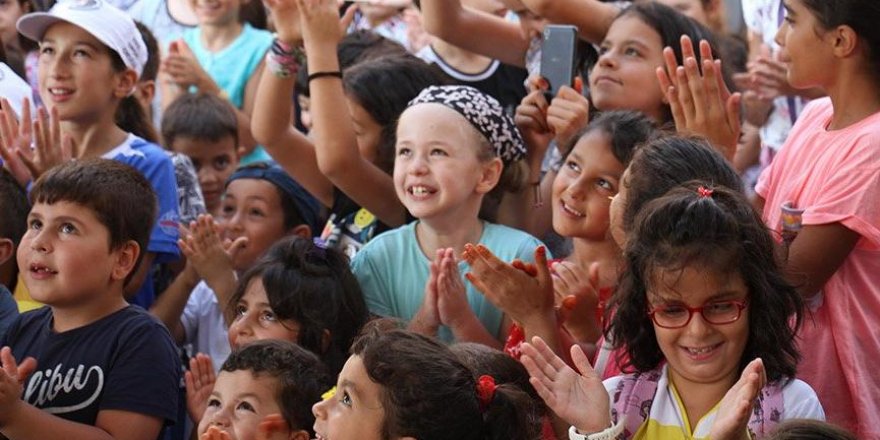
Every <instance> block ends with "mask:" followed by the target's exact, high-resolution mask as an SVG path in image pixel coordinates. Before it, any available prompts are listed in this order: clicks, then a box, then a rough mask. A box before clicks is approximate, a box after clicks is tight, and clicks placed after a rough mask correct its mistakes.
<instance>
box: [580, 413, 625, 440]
mask: <svg viewBox="0 0 880 440" xmlns="http://www.w3.org/2000/svg"><path fill="white" fill-rule="evenodd" d="M605 426H606V427H605V428H596V427H587V428H586V429H581V428H579V427H576V426H572V427H571V428H569V430H568V438H569V440H615V439H617V438H622V436H623V430H624V427H625V426H624V424H623V421H622V420H621V421H619V422H617V423H615V424H613V425H612V424H611V417H610V415H609V417H608V423H606V424H605Z"/></svg>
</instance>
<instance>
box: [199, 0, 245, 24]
mask: <svg viewBox="0 0 880 440" xmlns="http://www.w3.org/2000/svg"><path fill="white" fill-rule="evenodd" d="M245 3H247V0H190V6H191V7H192V9H193V11H194V12H195V13H196V18H198V20H199V25H209V26H224V25H228V24H229V23H235V22H238V13H239V10H240V9H241V7H242V5H244V4H245Z"/></svg>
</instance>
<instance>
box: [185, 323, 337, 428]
mask: <svg viewBox="0 0 880 440" xmlns="http://www.w3.org/2000/svg"><path fill="white" fill-rule="evenodd" d="M243 371H244V372H247V373H249V375H248V376H245V377H243V378H240V379H239V380H234V379H233V380H230V379H231V375H230V373H233V374H235V373H237V372H243ZM267 379H268V380H269V381H271V382H269V383H265V382H264V384H265V385H269V386H268V387H264V386H259V384H257V383H256V382H259V381H266V380H267ZM242 380H243V381H244V382H242ZM227 381H228V383H227ZM245 384H248V386H245ZM330 386H331V383H330V377H329V376H328V374H327V370H326V369H325V367H324V364H322V363H321V361H320V360H319V359H318V357H317V356H316V355H314V354H312V353H311V352H309V351H308V350H306V349H304V348H302V347H300V346H298V345H296V344H294V343H292V342H288V341H280V340H272V339H264V340H260V341H255V342H252V343H250V344H247V345H245V346H244V347H242V348H241V349H239V350H236V351H233V352H232V354H230V355H229V357H228V358H227V359H226V362H224V363H223V366H222V367H221V368H220V373H219V375H218V376H217V382H215V384H214V391H213V392H212V394H211V395H212V396H213V397H212V399H213V400H215V404H214V405H212V406H209V407H208V409H207V410H206V411H205V414H204V415H203V416H202V420H201V423H200V424H199V430H198V432H199V435H201V434H203V433H204V432H205V431H207V429H208V427H210V426H212V425H217V426H223V427H225V429H229V430H230V431H232V430H235V431H237V432H252V430H251V429H248V427H245V426H235V424H236V423H246V424H252V423H253V422H254V421H259V420H260V418H259V417H258V418H257V419H256V420H239V421H235V420H232V421H230V422H229V423H217V422H218V421H219V419H222V418H225V417H226V414H225V413H226V410H225V408H224V407H225V406H226V405H237V404H239V403H238V399H237V396H235V395H233V394H232V393H250V394H259V393H260V392H261V390H267V389H268V390H273V391H274V395H273V396H271V398H270V399H269V400H274V403H275V404H276V405H277V410H278V412H279V413H280V414H281V416H282V417H283V418H284V421H285V422H287V425H288V427H290V431H291V434H293V433H294V432H296V431H300V432H307V433H308V437H306V436H305V435H302V436H291V437H290V438H294V437H296V438H300V437H301V438H313V437H314V436H315V432H314V429H313V425H314V424H315V415H314V414H313V413H312V405H314V404H315V403H318V402H319V401H320V400H321V394H322V393H324V392H325V391H327V390H328V389H329V388H330ZM260 397H263V396H260ZM268 406H270V405H269V404H268V403H265V402H264V405H262V406H261V407H260V409H263V410H265V409H266V407H268ZM272 410H273V411H274V408H273V409H272ZM269 414H271V413H266V414H258V416H262V417H265V416H267V415H269ZM239 440H253V439H250V438H240V439H239Z"/></svg>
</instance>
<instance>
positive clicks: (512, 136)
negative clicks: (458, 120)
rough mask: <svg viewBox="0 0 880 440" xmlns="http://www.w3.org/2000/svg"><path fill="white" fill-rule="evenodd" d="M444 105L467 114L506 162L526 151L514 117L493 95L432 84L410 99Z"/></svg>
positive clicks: (470, 89)
mask: <svg viewBox="0 0 880 440" xmlns="http://www.w3.org/2000/svg"><path fill="white" fill-rule="evenodd" d="M417 104H442V105H444V106H446V107H449V108H451V109H453V110H455V111H456V112H458V113H459V114H460V115H462V116H464V118H465V119H467V120H468V122H470V123H471V125H473V126H474V128H476V129H477V131H479V132H480V133H481V134H482V135H483V136H484V137H485V138H486V139H487V140H488V141H489V144H490V145H492V148H494V149H495V155H496V156H498V157H500V158H501V161H502V162H504V163H505V164H508V163H512V162H516V161H517V160H520V159H522V158H523V157H524V156H525V154H526V146H525V143H524V142H523V139H522V136H521V135H520V133H519V129H517V128H516V124H514V123H513V119H512V118H511V117H510V116H509V115H508V114H507V113H505V112H504V107H502V106H501V104H500V103H499V102H498V101H497V100H496V99H495V98H493V97H491V96H489V95H487V94H485V93H483V92H481V91H479V90H477V89H475V88H473V87H469V86H430V87H427V88H425V89H424V90H422V91H421V93H419V95H418V96H416V97H415V98H413V100H412V101H410V102H409V105H408V107H412V106H414V105H417Z"/></svg>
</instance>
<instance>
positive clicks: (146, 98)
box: [136, 80, 156, 108]
mask: <svg viewBox="0 0 880 440" xmlns="http://www.w3.org/2000/svg"><path fill="white" fill-rule="evenodd" d="M136 93H137V97H138V101H140V102H141V105H144V106H146V107H148V108H149V106H150V105H151V104H152V102H153V97H155V96H156V81H153V80H150V81H141V82H139V83H138V85H137V92H136Z"/></svg>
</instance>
